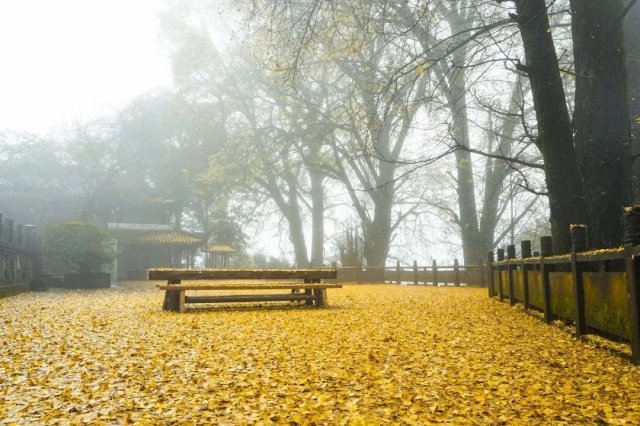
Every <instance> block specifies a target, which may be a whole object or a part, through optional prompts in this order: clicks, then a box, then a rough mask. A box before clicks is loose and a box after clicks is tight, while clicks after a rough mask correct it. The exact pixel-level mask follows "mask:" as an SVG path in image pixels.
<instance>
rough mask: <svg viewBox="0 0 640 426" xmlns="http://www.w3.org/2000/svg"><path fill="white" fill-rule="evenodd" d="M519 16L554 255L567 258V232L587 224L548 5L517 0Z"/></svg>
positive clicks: (530, 0)
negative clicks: (570, 227)
mask: <svg viewBox="0 0 640 426" xmlns="http://www.w3.org/2000/svg"><path fill="white" fill-rule="evenodd" d="M516 10H517V12H518V14H517V17H516V19H517V22H518V27H519V28H520V34H521V36H522V41H523V44H524V51H525V55H526V62H527V64H526V66H525V67H524V68H523V69H524V70H525V71H526V72H527V74H528V76H529V79H530V82H531V92H532V94H533V103H534V108H535V111H536V117H537V120H538V147H539V149H540V152H541V153H542V157H543V160H544V165H545V176H546V181H547V191H548V193H549V208H550V210H551V214H550V219H551V234H552V236H553V242H554V252H556V253H566V252H569V250H570V248H571V243H570V240H569V226H570V225H571V224H573V223H584V220H585V214H584V212H585V209H584V206H585V200H584V193H583V190H582V182H581V179H580V173H579V170H578V166H577V162H576V156H575V150H574V147H573V134H572V129H571V120H570V118H569V112H568V110H567V104H566V99H565V93H564V87H563V86H562V80H561V79H560V67H559V65H558V57H557V55H556V51H555V48H554V43H553V38H552V36H551V27H550V25H549V17H548V15H547V9H546V4H545V1H544V0H519V1H517V2H516Z"/></svg>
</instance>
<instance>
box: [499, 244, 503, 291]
mask: <svg viewBox="0 0 640 426" xmlns="http://www.w3.org/2000/svg"><path fill="white" fill-rule="evenodd" d="M503 260H504V249H501V248H499V249H498V262H502V261H503ZM498 299H499V300H500V301H501V302H502V301H503V300H504V291H503V290H502V266H500V265H498Z"/></svg>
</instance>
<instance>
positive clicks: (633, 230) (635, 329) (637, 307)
mask: <svg viewBox="0 0 640 426" xmlns="http://www.w3.org/2000/svg"><path fill="white" fill-rule="evenodd" d="M623 243H624V247H625V253H626V259H625V270H626V275H627V300H628V303H629V323H630V326H631V327H630V342H631V361H632V362H633V363H634V364H636V365H638V364H640V258H639V257H636V256H634V255H633V247H634V246H637V245H640V206H634V207H626V208H625V209H624V237H623Z"/></svg>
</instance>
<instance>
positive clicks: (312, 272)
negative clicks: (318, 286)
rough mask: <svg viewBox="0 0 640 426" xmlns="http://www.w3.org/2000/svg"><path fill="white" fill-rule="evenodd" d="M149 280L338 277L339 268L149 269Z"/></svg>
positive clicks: (318, 278)
mask: <svg viewBox="0 0 640 426" xmlns="http://www.w3.org/2000/svg"><path fill="white" fill-rule="evenodd" d="M147 277H148V279H149V280H158V281H160V280H163V281H164V280H171V279H179V280H256V279H275V280H286V279H317V280H322V279H327V280H328V279H336V278H337V277H338V270H337V269H149V270H148V271H147Z"/></svg>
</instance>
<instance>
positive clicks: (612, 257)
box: [487, 208, 640, 364]
mask: <svg viewBox="0 0 640 426" xmlns="http://www.w3.org/2000/svg"><path fill="white" fill-rule="evenodd" d="M637 209H638V210H637V211H636V212H635V213H633V212H632V209H628V210H626V211H625V229H626V231H625V240H624V244H625V245H624V246H621V247H618V248H613V249H607V250H589V247H588V244H587V238H586V235H587V229H586V226H583V225H573V226H572V227H571V230H570V232H571V242H572V248H571V253H568V254H561V255H554V254H553V251H552V240H551V237H542V238H541V240H540V252H536V253H532V252H531V242H530V241H522V243H521V245H520V256H519V257H517V256H516V247H515V246H514V245H510V246H507V251H506V253H505V251H504V250H502V249H498V250H497V257H496V258H494V253H493V252H489V255H488V262H487V267H488V269H489V270H490V271H491V273H490V274H489V276H488V278H489V286H488V291H489V297H496V298H498V299H499V300H500V301H505V300H506V301H508V302H509V303H510V304H511V305H514V304H516V303H522V304H523V305H524V308H525V310H528V309H536V310H539V311H542V312H543V313H544V320H545V321H546V322H547V323H550V322H552V321H553V320H554V319H561V320H565V321H571V322H573V323H574V324H575V326H576V337H577V338H581V337H582V336H584V335H585V334H587V333H595V334H599V335H602V336H605V337H610V338H616V339H620V338H621V339H626V340H629V341H630V343H631V351H632V356H631V358H632V361H633V362H634V363H636V364H640V315H639V313H640V305H639V301H640V300H639V298H640V232H632V231H630V229H631V228H633V227H634V226H636V228H637V229H638V230H640V226H637V225H640V208H637ZM634 221H638V224H637V225H634Z"/></svg>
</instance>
